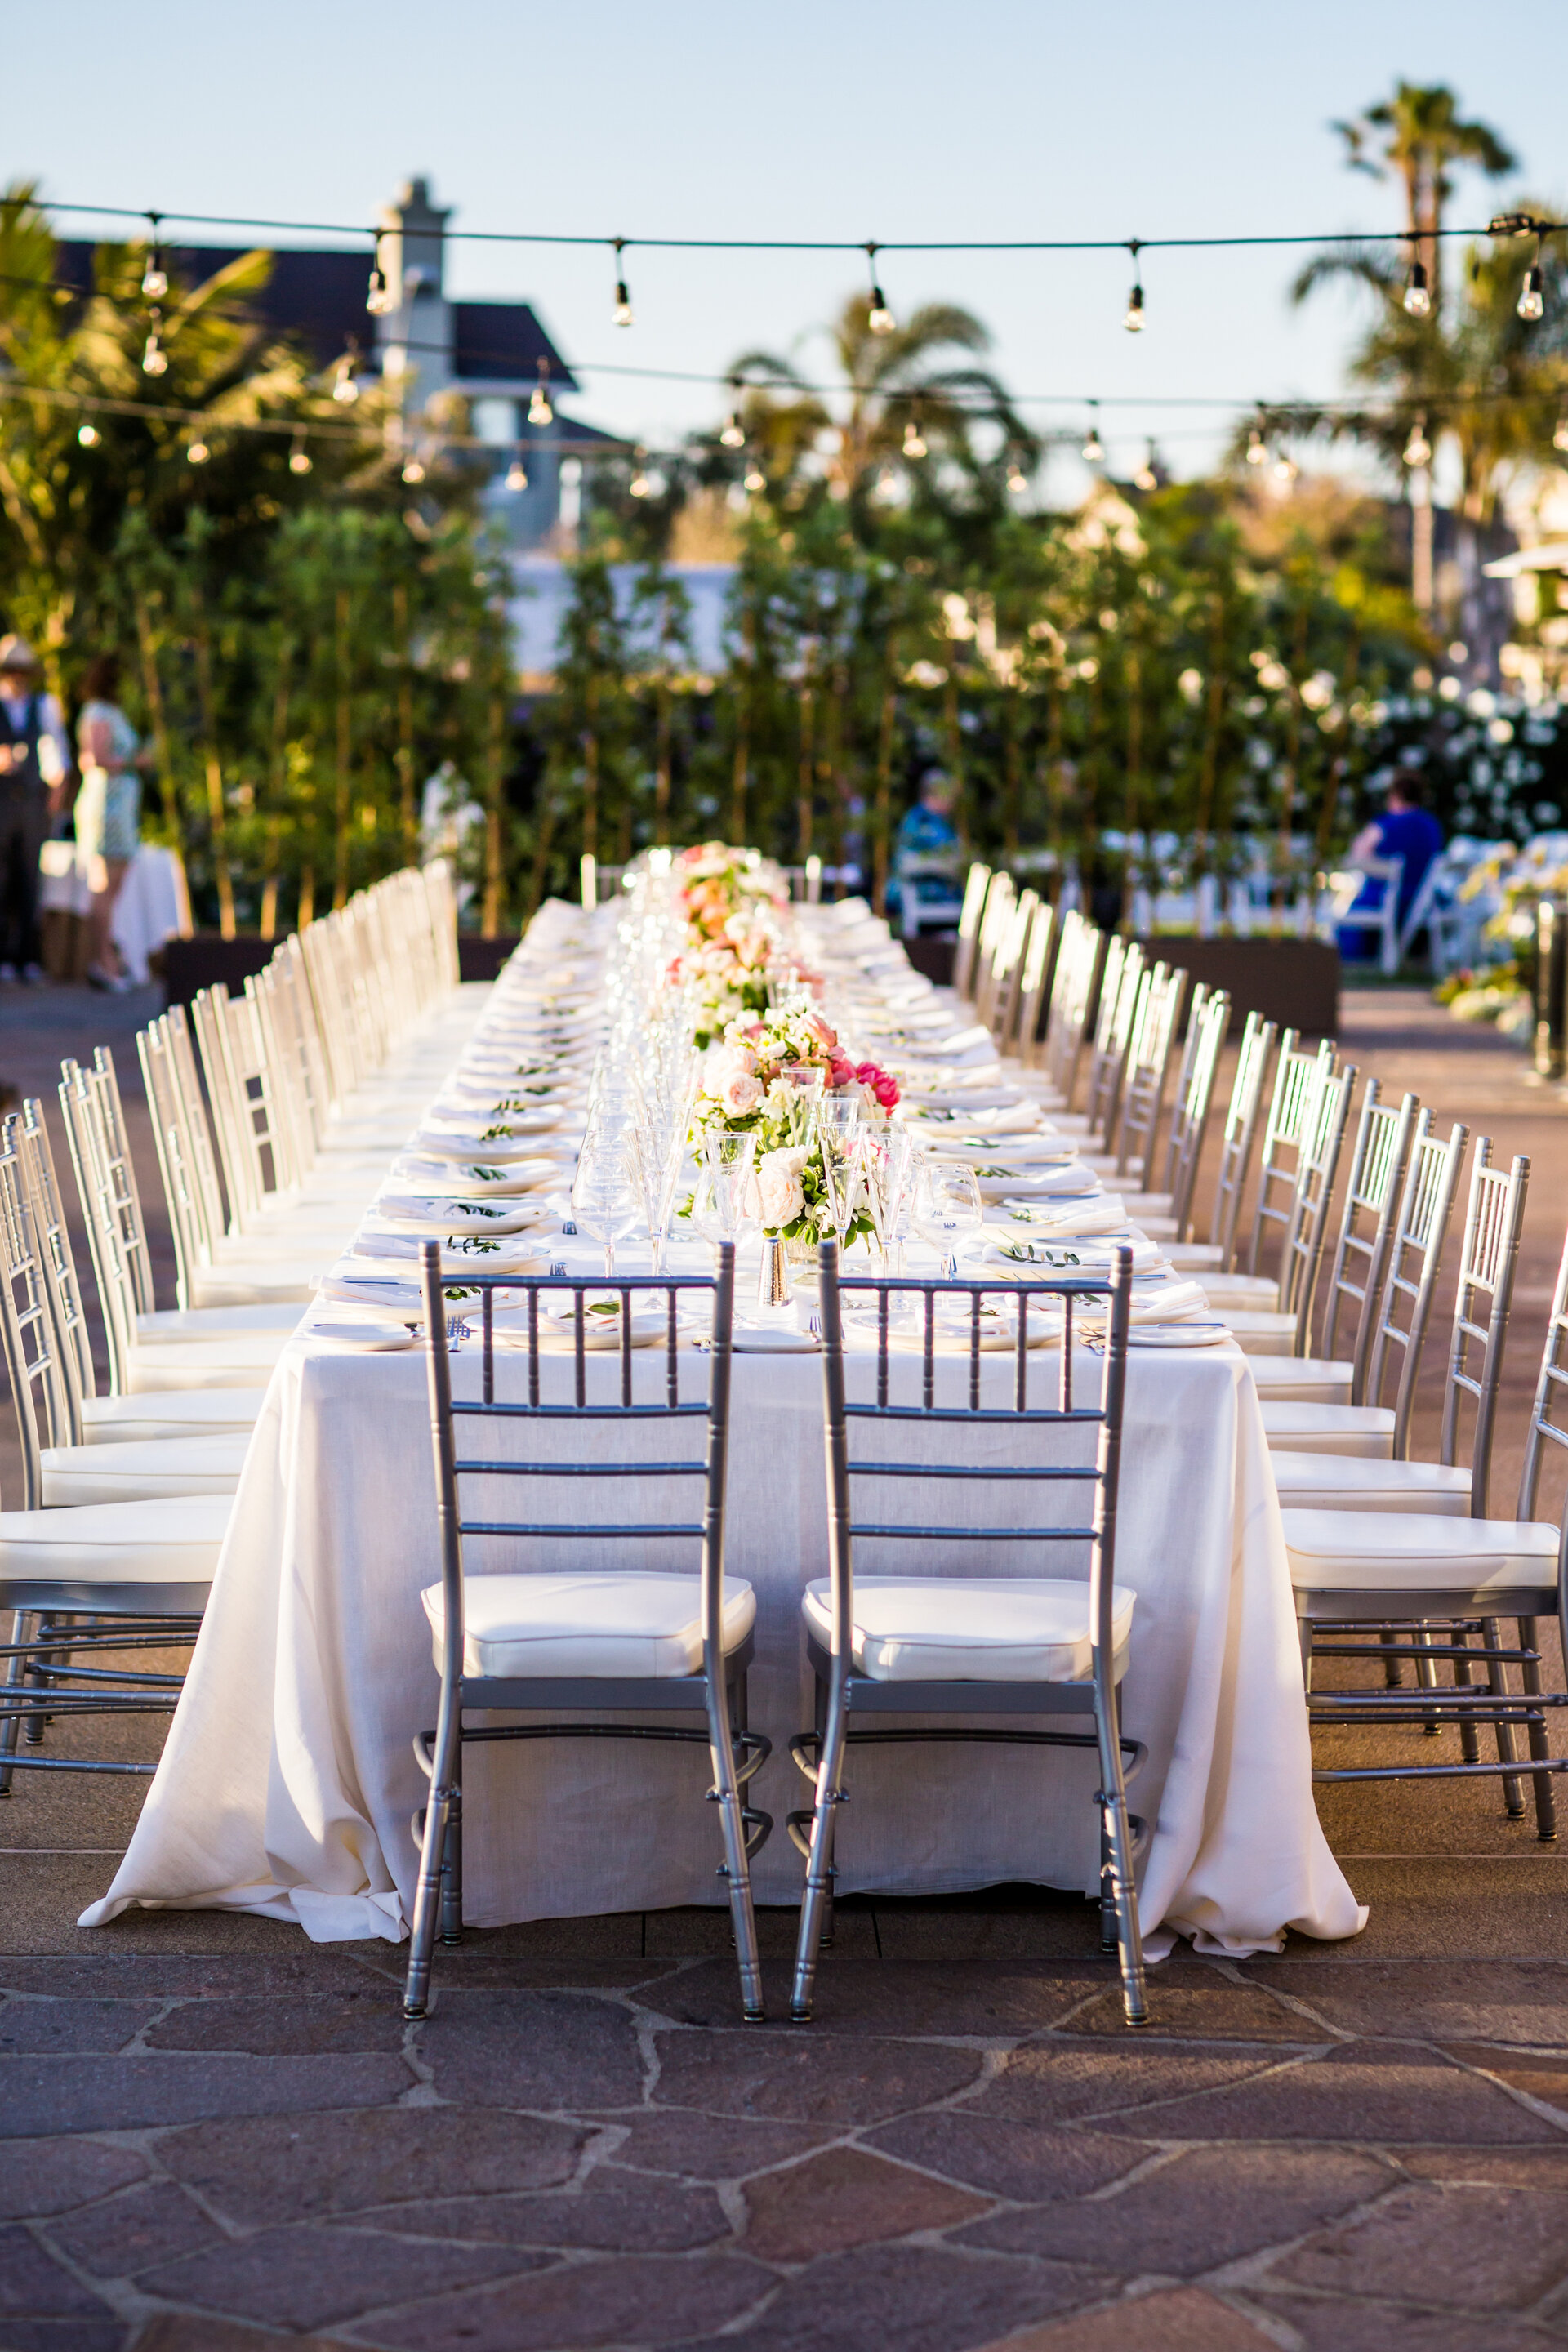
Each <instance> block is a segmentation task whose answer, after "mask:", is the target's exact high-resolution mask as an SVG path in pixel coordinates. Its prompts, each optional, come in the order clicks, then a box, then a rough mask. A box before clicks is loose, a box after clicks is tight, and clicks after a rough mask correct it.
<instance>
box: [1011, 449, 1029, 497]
mask: <svg viewBox="0 0 1568 2352" xmlns="http://www.w3.org/2000/svg"><path fill="white" fill-rule="evenodd" d="M1028 487H1029V477H1028V476H1027V474H1026V473H1025V471H1024V468H1023V467H1022V466H1021V465H1020V464H1019V462H1018V459H1017V458H1016V457H1010V458H1009V459H1008V461H1007V488H1009V490H1011V492H1012V494H1013V496H1014V497H1015V498H1016V499H1021V498H1022V497H1023V495H1024V492H1025V491H1026V489H1027V488H1028Z"/></svg>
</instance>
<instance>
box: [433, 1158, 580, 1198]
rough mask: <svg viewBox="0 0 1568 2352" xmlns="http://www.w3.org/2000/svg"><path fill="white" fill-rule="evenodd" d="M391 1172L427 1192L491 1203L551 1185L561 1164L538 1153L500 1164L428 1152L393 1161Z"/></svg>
mask: <svg viewBox="0 0 1568 2352" xmlns="http://www.w3.org/2000/svg"><path fill="white" fill-rule="evenodd" d="M392 1173H393V1175H394V1176H395V1178H396V1179H397V1181H399V1182H400V1183H404V1184H411V1185H412V1184H417V1185H420V1186H422V1187H428V1188H429V1189H430V1190H431V1191H442V1192H445V1191H447V1190H451V1191H455V1192H469V1193H472V1195H473V1197H474V1198H475V1199H476V1200H478V1201H495V1200H505V1199H506V1198H507V1197H508V1196H509V1195H514V1196H515V1195H516V1194H518V1193H520V1192H537V1191H538V1190H539V1188H540V1186H541V1185H542V1184H552V1183H553V1182H554V1181H555V1180H556V1178H557V1177H558V1176H559V1175H560V1173H561V1163H560V1161H559V1160H556V1159H546V1158H544V1157H543V1155H542V1153H539V1152H534V1153H532V1154H531V1156H530V1157H529V1158H528V1159H527V1160H507V1161H504V1162H503V1161H500V1160H482V1159H480V1160H475V1159H468V1160H465V1159H464V1158H463V1157H462V1156H461V1155H460V1154H454V1155H453V1156H452V1157H451V1158H450V1159H443V1158H441V1157H440V1156H439V1155H438V1154H437V1153H436V1152H432V1151H418V1152H412V1151H411V1152H405V1153H404V1154H403V1155H402V1156H401V1157H400V1158H399V1159H396V1160H394V1161H393V1163H392Z"/></svg>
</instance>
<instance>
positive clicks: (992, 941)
mask: <svg viewBox="0 0 1568 2352" xmlns="http://www.w3.org/2000/svg"><path fill="white" fill-rule="evenodd" d="M1016 895H1017V894H1016V891H1015V890H1014V887H1013V877H1012V876H1011V875H1010V874H994V875H993V876H992V877H991V887H990V889H989V890H988V891H987V893H986V896H985V913H984V918H983V919H982V921H981V925H980V944H979V949H978V951H977V952H976V955H975V959H974V972H973V982H972V986H973V996H974V1017H975V1019H976V1020H977V1021H978V1022H980V1023H981V1024H982V1025H983V1026H984V1027H985V1028H987V1029H989V1028H990V1026H991V1022H992V1015H993V1013H994V1007H995V1003H996V990H997V983H998V967H999V965H1000V963H1001V960H1002V957H1003V954H1004V952H1005V949H1006V946H1007V941H1008V938H1009V936H1010V934H1011V931H1012V927H1013V908H1014V905H1015V903H1016Z"/></svg>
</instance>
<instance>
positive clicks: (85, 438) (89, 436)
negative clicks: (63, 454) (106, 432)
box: [76, 425, 103, 449]
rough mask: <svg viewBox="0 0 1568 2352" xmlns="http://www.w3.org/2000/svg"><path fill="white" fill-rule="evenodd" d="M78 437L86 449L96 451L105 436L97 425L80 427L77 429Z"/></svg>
mask: <svg viewBox="0 0 1568 2352" xmlns="http://www.w3.org/2000/svg"><path fill="white" fill-rule="evenodd" d="M76 437H77V439H78V440H79V442H80V443H81V446H82V447H83V448H84V449H96V448H97V446H98V445H99V443H100V440H101V439H102V438H103V436H102V435H101V434H100V431H99V429H98V427H97V425H78V426H77V428H76Z"/></svg>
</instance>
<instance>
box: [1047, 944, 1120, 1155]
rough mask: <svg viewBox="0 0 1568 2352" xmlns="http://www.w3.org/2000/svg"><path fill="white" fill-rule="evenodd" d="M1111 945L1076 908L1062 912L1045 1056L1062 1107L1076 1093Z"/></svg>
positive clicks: (1069, 1105)
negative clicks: (1092, 1010)
mask: <svg viewBox="0 0 1568 2352" xmlns="http://www.w3.org/2000/svg"><path fill="white" fill-rule="evenodd" d="M1109 953H1110V943H1109V941H1108V940H1107V939H1106V936H1105V933H1104V932H1103V931H1102V930H1099V929H1096V927H1095V925H1094V924H1092V923H1090V922H1089V921H1087V920H1086V919H1085V918H1084V917H1083V916H1082V915H1080V914H1079V912H1078V910H1077V908H1074V909H1073V910H1072V911H1071V912H1070V913H1068V914H1067V915H1064V916H1063V918H1062V924H1061V943H1060V945H1059V946H1058V950H1057V966H1056V971H1055V972H1054V973H1053V975H1052V978H1051V1002H1050V1011H1049V1013H1048V1014H1047V1021H1046V1038H1045V1045H1044V1046H1043V1048H1042V1051H1041V1056H1040V1058H1041V1060H1042V1061H1043V1062H1044V1064H1045V1069H1046V1076H1047V1079H1048V1080H1049V1082H1050V1084H1051V1086H1052V1087H1054V1088H1055V1090H1056V1093H1057V1094H1058V1096H1059V1097H1060V1100H1061V1105H1062V1108H1063V1109H1064V1110H1068V1109H1070V1108H1072V1098H1073V1096H1074V1095H1075V1094H1076V1092H1077V1091H1078V1073H1079V1064H1080V1063H1081V1061H1082V1059H1083V1049H1084V1045H1085V1044H1086V1042H1087V1040H1088V1037H1089V1013H1090V1007H1091V1006H1092V1005H1093V1004H1094V1003H1095V999H1096V992H1097V991H1099V990H1100V989H1101V984H1102V982H1103V979H1104V973H1105V961H1106V958H1107V956H1108V954H1109Z"/></svg>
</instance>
